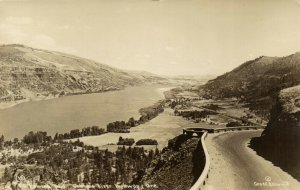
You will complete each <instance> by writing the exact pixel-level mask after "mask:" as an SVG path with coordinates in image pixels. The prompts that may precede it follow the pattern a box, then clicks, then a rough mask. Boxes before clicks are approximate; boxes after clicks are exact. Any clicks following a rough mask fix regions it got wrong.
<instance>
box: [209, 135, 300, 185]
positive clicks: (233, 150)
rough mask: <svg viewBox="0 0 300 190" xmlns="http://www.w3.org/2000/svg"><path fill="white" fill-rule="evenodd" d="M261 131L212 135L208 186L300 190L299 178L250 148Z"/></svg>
mask: <svg viewBox="0 0 300 190" xmlns="http://www.w3.org/2000/svg"><path fill="white" fill-rule="evenodd" d="M261 133H262V130H258V131H240V132H226V133H219V134H209V135H208V137H207V139H206V146H207V149H208V153H209V155H210V158H211V165H210V172H209V178H208V179H207V180H206V184H205V186H204V189H205V190H252V189H254V190H255V189H257V190H260V189H268V190H273V189H288V190H294V189H295V190H299V189H300V183H299V182H298V181H297V180H295V179H294V178H293V177H291V176H290V175H289V174H288V173H286V172H284V171H283V170H281V169H280V168H279V167H276V166H274V165H273V164H272V163H271V162H270V161H267V160H265V159H264V158H262V157H261V156H258V155H257V154H256V152H255V151H254V150H252V149H251V148H249V147H248V144H249V142H250V139H251V138H252V137H258V136H260V135H261Z"/></svg>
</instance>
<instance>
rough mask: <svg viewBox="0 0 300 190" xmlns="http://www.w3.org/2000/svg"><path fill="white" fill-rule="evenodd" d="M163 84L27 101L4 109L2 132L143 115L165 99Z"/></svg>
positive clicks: (0, 112) (52, 129)
mask: <svg viewBox="0 0 300 190" xmlns="http://www.w3.org/2000/svg"><path fill="white" fill-rule="evenodd" d="M168 89H170V88H167V87H162V86H136V87H128V88H126V89H125V90H121V91H112V92H105V93H95V94H84V95H75V96H66V97H62V98H57V99H51V100H43V101H35V102H34V101H33V102H26V103H22V104H19V105H16V106H14V107H11V108H7V109H4V110H0V134H3V135H4V136H5V137H6V138H13V137H18V138H20V137H23V136H24V135H25V134H27V133H28V132H29V131H46V132H48V134H50V135H54V134H55V133H56V132H58V133H64V132H69V131H70V130H72V129H81V128H84V127H87V126H92V125H97V126H99V127H103V128H104V127H105V126H106V124H107V123H109V122H112V121H116V120H125V121H127V120H128V119H129V118H130V117H135V118H138V117H139V113H138V110H139V109H140V108H142V107H146V106H149V105H152V104H153V103H154V102H156V101H158V100H160V99H163V98H164V95H163V92H164V91H166V90H168Z"/></svg>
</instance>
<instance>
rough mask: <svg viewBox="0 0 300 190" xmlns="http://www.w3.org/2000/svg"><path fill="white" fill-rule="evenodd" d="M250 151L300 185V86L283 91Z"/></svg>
mask: <svg viewBox="0 0 300 190" xmlns="http://www.w3.org/2000/svg"><path fill="white" fill-rule="evenodd" d="M251 147H253V148H254V149H255V150H256V151H257V153H258V154H259V155H262V156H263V157H265V158H266V159H268V160H270V161H272V162H273V163H274V164H275V165H277V166H279V167H281V168H282V169H283V170H285V171H287V172H289V173H290V174H291V175H292V176H294V177H295V178H296V179H298V180H299V181H300V152H299V148H300V85H298V86H295V87H291V88H287V89H284V90H281V91H280V93H279V95H278V98H277V102H276V104H275V106H274V107H273V108H272V111H271V118H270V121H269V123H268V126H267V127H266V129H265V130H264V132H263V133H262V136H261V137H259V138H255V139H252V140H251Z"/></svg>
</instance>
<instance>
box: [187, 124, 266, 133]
mask: <svg viewBox="0 0 300 190" xmlns="http://www.w3.org/2000/svg"><path fill="white" fill-rule="evenodd" d="M264 128H265V126H238V127H220V128H202V127H198V128H185V129H183V134H191V135H192V134H193V133H197V134H198V133H203V132H204V131H207V132H208V133H218V132H227V131H242V130H251V129H255V130H257V129H264Z"/></svg>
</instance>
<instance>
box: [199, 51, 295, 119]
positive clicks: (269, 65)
mask: <svg viewBox="0 0 300 190" xmlns="http://www.w3.org/2000/svg"><path fill="white" fill-rule="evenodd" d="M299 76H300V53H295V54H292V55H290V56H287V57H266V56H262V57H259V58H257V59H254V60H251V61H247V62H246V63H244V64H242V65H241V66H239V67H237V68H236V69H234V70H232V71H231V72H228V73H225V74H224V75H221V76H219V77H217V78H216V79H214V80H210V81H209V82H208V83H207V84H206V85H204V86H202V90H204V91H203V92H204V94H205V95H206V96H208V97H215V98H233V97H235V98H240V99H242V100H245V101H246V102H248V103H249V106H250V108H252V109H253V110H261V111H262V112H261V113H262V114H267V113H268V112H269V110H270V108H271V106H272V102H274V98H275V97H276V94H277V92H278V91H279V90H281V89H284V88H287V87H291V86H295V85H298V84H300V77H299Z"/></svg>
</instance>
